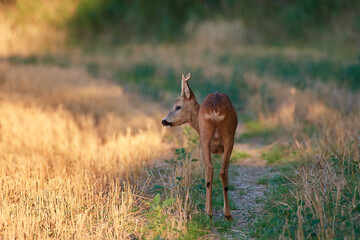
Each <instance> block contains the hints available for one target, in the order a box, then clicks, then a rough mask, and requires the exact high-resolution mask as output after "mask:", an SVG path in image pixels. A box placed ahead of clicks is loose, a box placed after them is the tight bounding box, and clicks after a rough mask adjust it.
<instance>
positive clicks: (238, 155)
mask: <svg viewBox="0 0 360 240" xmlns="http://www.w3.org/2000/svg"><path fill="white" fill-rule="evenodd" d="M250 157H251V155H250V154H248V153H247V152H237V151H233V153H232V155H231V158H230V162H235V161H237V160H242V159H246V158H250Z"/></svg>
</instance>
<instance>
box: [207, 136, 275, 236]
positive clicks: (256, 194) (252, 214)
mask: <svg viewBox="0 0 360 240" xmlns="http://www.w3.org/2000/svg"><path fill="white" fill-rule="evenodd" d="M266 148H267V146H264V145H262V144H259V143H251V144H250V143H237V144H235V146H234V152H244V153H247V154H249V155H250V157H248V158H245V159H238V160H236V161H234V162H232V163H230V166H229V182H230V184H231V185H233V186H234V189H232V190H229V195H230V196H229V197H230V201H231V200H232V201H233V202H234V204H235V209H232V210H231V213H232V216H233V219H234V223H233V225H232V227H231V230H230V232H228V233H226V234H220V233H219V232H218V231H217V230H214V232H213V234H211V235H209V236H208V237H207V239H251V238H250V236H249V230H250V228H251V226H252V224H253V221H254V219H255V218H256V217H257V216H259V214H261V211H262V209H263V207H262V204H261V201H257V200H258V199H260V198H262V197H264V193H265V191H266V190H267V188H266V186H265V185H261V184H259V183H258V182H259V179H261V178H264V177H267V176H269V175H270V174H272V173H271V167H269V166H266V162H265V161H264V160H263V159H261V157H260V156H261V153H262V152H263V151H264V149H266ZM214 217H215V220H217V219H221V218H222V217H223V213H222V211H221V209H220V210H218V211H217V212H216V213H215V215H214Z"/></svg>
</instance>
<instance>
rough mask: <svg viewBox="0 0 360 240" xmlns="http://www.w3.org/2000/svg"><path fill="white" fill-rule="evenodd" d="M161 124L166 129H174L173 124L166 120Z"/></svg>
mask: <svg viewBox="0 0 360 240" xmlns="http://www.w3.org/2000/svg"><path fill="white" fill-rule="evenodd" d="M161 123H162V125H163V126H164V127H172V125H173V124H172V123H171V122H168V121H167V120H166V119H163V120H162V121H161Z"/></svg>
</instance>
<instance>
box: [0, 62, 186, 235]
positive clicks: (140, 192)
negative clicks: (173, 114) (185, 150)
mask: <svg viewBox="0 0 360 240" xmlns="http://www.w3.org/2000/svg"><path fill="white" fill-rule="evenodd" d="M0 85H1V92H0V126H1V127H0V139H1V144H0V153H1V154H0V165H1V170H0V179H1V180H0V181H1V189H0V196H1V201H0V202H1V205H0V238H2V239H22V238H24V239H25V238H26V239H27V238H35V239H46V238H55V239H68V238H74V239H99V238H120V239H123V238H127V237H129V235H130V234H134V233H135V234H137V235H139V236H141V235H143V234H145V232H146V236H149V237H150V236H151V235H152V232H153V231H152V230H150V229H144V226H145V225H146V222H147V219H146V217H145V215H144V209H147V208H148V205H147V204H145V202H146V201H149V196H147V195H146V194H145V193H144V192H146V190H147V187H148V186H149V182H150V181H152V175H151V174H150V173H149V172H148V170H146V168H147V169H148V168H149V167H151V166H154V165H156V164H157V159H159V158H161V157H164V156H167V155H168V154H169V152H170V145H169V143H168V142H167V141H165V140H164V131H163V130H161V128H160V124H159V122H160V121H159V119H161V117H160V115H159V109H160V108H159V107H158V106H157V105H156V104H152V103H149V102H148V101H147V102H146V104H144V100H141V98H139V97H137V96H134V95H129V94H127V93H124V92H123V90H122V89H121V87H119V86H116V85H114V84H112V83H109V82H107V81H105V80H95V79H93V78H91V77H90V76H88V75H87V74H86V73H84V72H83V71H81V70H78V69H66V70H64V69H61V68H58V67H44V66H11V65H8V64H6V63H1V65H0ZM179 171H182V170H181V169H178V170H177V172H176V174H178V175H179ZM174 174H175V173H174ZM182 175H186V176H187V178H189V177H191V174H190V175H189V174H187V173H183V174H182ZM169 177H170V176H169ZM170 178H171V177H170ZM164 181H168V180H167V179H166V180H164ZM171 194H173V195H174V194H176V192H173V193H171ZM171 194H170V195H171ZM174 197H177V196H175V195H174ZM176 199H177V202H176V205H174V208H183V207H184V206H183V204H184V203H183V202H182V201H183V199H182V198H179V197H177V198H176ZM185 207H186V204H185ZM169 211H170V210H169ZM182 214H185V213H181V212H179V213H178V214H172V215H170V217H169V218H167V220H166V224H170V226H169V231H166V230H165V231H162V234H163V235H164V237H170V236H172V237H174V236H176V235H177V234H178V233H177V232H174V231H172V230H171V229H172V228H176V229H179V230H182V229H183V228H184V224H185V220H186V218H184V216H183V215H182ZM186 214H187V213H186ZM170 227H172V228H170ZM154 232H155V231H154ZM155 233H156V232H155ZM155 233H154V234H155ZM174 234H175V235H174Z"/></svg>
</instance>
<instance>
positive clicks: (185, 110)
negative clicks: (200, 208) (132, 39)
mask: <svg viewBox="0 0 360 240" xmlns="http://www.w3.org/2000/svg"><path fill="white" fill-rule="evenodd" d="M190 77H191V75H190V74H188V75H187V76H186V77H184V75H183V76H182V91H181V96H180V97H178V98H177V99H176V100H175V102H174V106H173V108H172V110H171V111H170V112H169V114H168V115H167V116H166V117H165V118H164V119H163V121H162V123H163V124H164V126H179V125H182V124H184V123H189V124H190V126H191V127H193V128H194V129H195V130H196V131H197V132H198V133H199V135H200V143H201V147H202V150H203V159H204V165H205V183H206V204H205V209H206V213H207V214H208V215H209V216H211V215H212V203H211V198H212V196H211V195H212V182H213V173H214V167H213V164H212V161H211V153H222V154H223V157H222V167H221V171H220V178H221V183H222V185H223V190H224V191H223V193H224V216H225V219H228V220H230V219H232V217H231V212H230V207H229V199H228V193H227V190H228V168H229V161H230V156H231V153H232V149H233V146H234V137H235V130H236V127H237V116H236V111H235V109H234V107H233V105H232V104H231V101H230V99H229V97H228V96H227V95H225V94H223V93H219V92H216V93H211V94H209V95H208V96H207V97H206V98H205V100H204V102H203V103H202V104H201V105H199V103H198V102H197V100H196V97H195V95H194V93H193V92H192V90H191V89H190V86H189V84H188V81H189V79H190ZM179 107H180V109H178V108H179Z"/></svg>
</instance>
